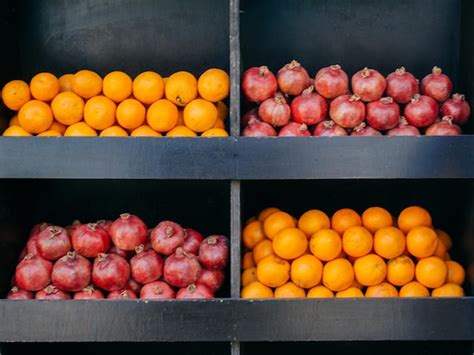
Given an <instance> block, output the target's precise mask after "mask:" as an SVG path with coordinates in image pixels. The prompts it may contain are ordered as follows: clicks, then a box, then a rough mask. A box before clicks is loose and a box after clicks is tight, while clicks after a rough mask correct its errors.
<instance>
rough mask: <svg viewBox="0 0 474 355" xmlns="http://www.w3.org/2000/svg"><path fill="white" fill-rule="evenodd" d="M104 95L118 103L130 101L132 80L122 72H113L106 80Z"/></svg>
mask: <svg viewBox="0 0 474 355" xmlns="http://www.w3.org/2000/svg"><path fill="white" fill-rule="evenodd" d="M102 90H103V91H104V95H105V96H107V97H108V98H109V99H111V100H112V101H115V102H116V103H119V102H122V101H123V100H125V99H128V98H129V97H130V95H132V79H131V78H130V77H129V76H128V75H127V74H125V73H124V72H121V71H113V72H111V73H109V74H107V75H106V76H105V78H104V82H103V89H102Z"/></svg>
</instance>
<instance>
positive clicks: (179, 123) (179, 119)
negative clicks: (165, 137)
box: [176, 108, 184, 126]
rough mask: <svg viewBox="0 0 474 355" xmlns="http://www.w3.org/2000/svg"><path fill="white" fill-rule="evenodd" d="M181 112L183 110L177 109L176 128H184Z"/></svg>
mask: <svg viewBox="0 0 474 355" xmlns="http://www.w3.org/2000/svg"><path fill="white" fill-rule="evenodd" d="M183 111H184V110H183V109H181V108H179V109H178V122H177V123H176V126H184V117H183Z"/></svg>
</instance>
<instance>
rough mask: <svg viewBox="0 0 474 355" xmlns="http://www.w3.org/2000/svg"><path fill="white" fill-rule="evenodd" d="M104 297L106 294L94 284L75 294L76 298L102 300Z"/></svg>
mask: <svg viewBox="0 0 474 355" xmlns="http://www.w3.org/2000/svg"><path fill="white" fill-rule="evenodd" d="M104 298H105V297H104V294H103V293H102V292H100V291H99V290H96V289H95V288H94V286H92V285H91V286H87V287H86V288H84V289H83V290H81V291H79V292H76V293H75V294H74V299H75V300H101V299H104Z"/></svg>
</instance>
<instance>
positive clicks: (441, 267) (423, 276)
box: [415, 256, 448, 288]
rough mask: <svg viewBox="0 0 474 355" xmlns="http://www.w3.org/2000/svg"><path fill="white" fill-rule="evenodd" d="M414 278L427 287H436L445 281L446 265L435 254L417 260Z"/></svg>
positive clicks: (446, 274)
mask: <svg viewBox="0 0 474 355" xmlns="http://www.w3.org/2000/svg"><path fill="white" fill-rule="evenodd" d="M415 275H416V280H417V281H418V282H419V283H421V284H422V285H423V286H426V287H428V288H437V287H440V286H442V285H443V284H444V283H445V282H446V278H447V276H448V267H447V266H446V262H445V261H444V260H442V259H440V258H438V257H437V256H431V257H429V258H426V259H421V260H420V261H418V264H417V265H416V269H415Z"/></svg>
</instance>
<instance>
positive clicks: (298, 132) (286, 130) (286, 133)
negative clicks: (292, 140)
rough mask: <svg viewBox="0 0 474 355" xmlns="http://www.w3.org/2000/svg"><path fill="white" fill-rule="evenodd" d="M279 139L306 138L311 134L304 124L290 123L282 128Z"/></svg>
mask: <svg viewBox="0 0 474 355" xmlns="http://www.w3.org/2000/svg"><path fill="white" fill-rule="evenodd" d="M278 136H279V137H308V136H311V133H310V132H309V130H308V126H307V125H305V124H304V123H296V122H290V123H288V124H287V125H286V126H284V127H282V129H281V130H280V133H278Z"/></svg>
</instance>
